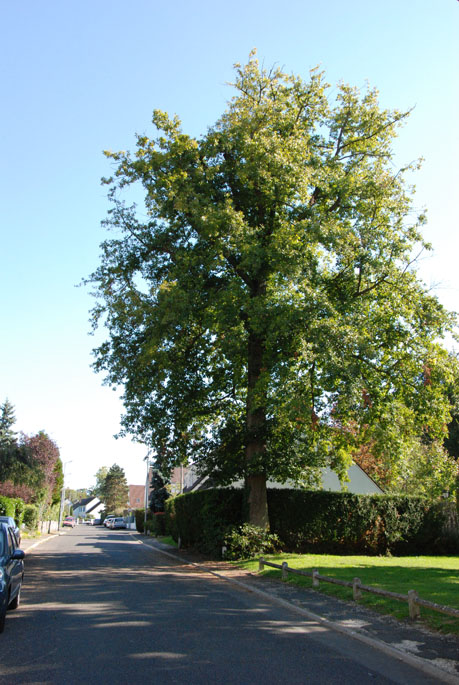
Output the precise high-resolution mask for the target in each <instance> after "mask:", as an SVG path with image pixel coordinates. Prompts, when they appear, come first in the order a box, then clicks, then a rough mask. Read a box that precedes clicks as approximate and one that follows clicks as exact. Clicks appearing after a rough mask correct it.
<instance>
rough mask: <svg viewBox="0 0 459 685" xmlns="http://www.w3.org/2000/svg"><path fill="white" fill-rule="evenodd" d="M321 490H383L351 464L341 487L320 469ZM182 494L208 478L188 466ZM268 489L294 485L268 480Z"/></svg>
mask: <svg viewBox="0 0 459 685" xmlns="http://www.w3.org/2000/svg"><path fill="white" fill-rule="evenodd" d="M320 470H321V477H322V489H323V490H329V491H331V492H342V491H344V490H345V491H347V492H352V493H354V494H356V495H382V494H383V490H381V488H380V487H379V486H378V485H376V483H375V482H374V480H372V479H371V478H370V476H369V475H368V474H367V473H365V471H364V470H363V469H362V468H360V466H358V464H355V463H352V464H351V466H350V467H349V469H348V472H347V477H348V479H349V480H348V481H347V482H346V483H343V485H341V483H340V480H339V478H338V475H337V474H336V473H335V471H332V469H330V468H322V469H320ZM183 471H184V475H183V489H182V491H183V492H196V490H203V489H205V488H206V487H209V485H210V483H209V476H203V477H200V476H198V475H197V473H196V470H195V469H194V467H193V466H188V467H187V468H184V469H183ZM266 485H267V487H268V488H278V489H283V488H294V487H295V484H294V483H293V481H291V480H288V481H286V482H285V483H278V482H276V481H271V480H268V482H267V483H266ZM243 486H244V481H243V480H238V481H234V482H233V483H231V487H233V488H242V487H243Z"/></svg>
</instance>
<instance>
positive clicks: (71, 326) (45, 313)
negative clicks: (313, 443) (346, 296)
mask: <svg viewBox="0 0 459 685" xmlns="http://www.w3.org/2000/svg"><path fill="white" fill-rule="evenodd" d="M0 6H1V15H0V16H1V22H2V31H1V33H2V40H1V46H0V57H1V59H0V73H1V93H2V108H1V111H0V119H1V127H0V131H1V136H2V141H1V160H0V174H1V179H0V180H1V182H0V192H1V194H2V198H1V215H0V216H1V219H0V221H1V243H0V245H1V247H0V250H1V252H0V254H1V268H0V292H1V298H2V302H1V319H0V321H1V338H0V403H1V402H3V401H4V399H5V398H6V397H8V399H9V400H10V401H11V402H12V403H13V404H14V405H15V408H16V418H17V423H16V429H17V430H22V431H24V432H25V433H27V434H32V433H34V432H37V431H38V430H41V429H43V430H45V431H46V432H47V433H49V435H50V436H51V437H52V438H53V439H54V440H56V442H57V443H58V445H59V447H60V450H61V457H62V460H63V461H64V462H70V461H71V463H70V464H68V466H67V478H66V480H67V483H68V484H69V485H71V486H72V487H85V486H88V485H91V484H92V483H93V482H94V474H95V472H96V471H97V469H98V468H99V467H100V466H103V465H107V466H111V465H112V464H113V463H115V462H116V463H118V464H119V465H120V466H122V467H123V468H124V469H125V471H126V475H127V478H128V481H129V482H130V483H142V482H143V480H144V464H143V461H142V459H143V457H144V455H145V454H146V448H145V447H144V446H141V445H135V444H132V443H131V442H130V441H129V440H123V441H115V440H114V439H113V435H114V433H116V432H117V430H118V427H119V416H120V413H121V405H120V403H119V400H118V397H117V394H116V393H114V392H113V391H111V390H110V389H108V388H105V387H102V386H101V382H102V378H101V377H100V376H97V375H95V374H94V373H93V372H92V371H91V369H90V363H91V349H92V347H93V346H94V340H93V339H91V338H90V337H89V336H88V331H89V324H88V311H89V309H90V308H91V306H92V300H91V297H90V296H89V293H88V291H87V290H86V289H85V288H77V287H76V285H77V284H78V283H79V282H80V281H81V279H82V278H83V277H85V276H87V275H88V274H89V273H90V272H91V271H92V270H93V269H94V268H95V267H96V266H97V263H98V255H99V244H100V243H101V241H102V240H103V239H104V231H103V229H102V228H101V226H100V221H101V220H102V219H103V218H104V215H105V213H106V210H107V206H108V205H107V201H106V197H105V192H106V191H105V189H104V188H103V187H101V186H100V183H99V179H100V177H101V176H103V175H108V173H109V166H108V163H107V161H106V160H105V158H104V157H103V155H102V150H104V149H113V150H116V149H129V148H132V147H133V146H134V133H135V132H138V133H142V132H146V133H149V132H150V133H151V132H152V131H151V126H150V121H151V112H152V110H153V109H154V108H159V109H163V110H166V111H168V112H169V113H171V114H173V113H176V114H178V115H179V116H180V117H181V119H182V121H183V126H184V129H185V130H186V132H188V133H191V134H194V135H200V134H201V133H204V132H205V131H206V128H207V127H208V126H209V125H211V124H213V123H214V121H215V120H216V119H217V118H218V117H219V115H220V114H221V113H222V111H223V110H224V108H225V103H226V101H227V100H228V99H229V98H230V97H231V95H232V92H231V89H230V88H229V87H228V86H226V85H225V84H226V82H228V81H231V79H232V74H233V69H232V65H233V64H234V62H238V61H239V62H245V61H246V60H247V58H248V55H249V52H250V50H251V49H252V48H253V47H256V48H257V49H258V56H259V58H260V60H261V61H263V62H264V63H265V65H267V66H271V65H272V64H273V63H277V64H279V65H280V66H283V67H284V68H285V70H286V71H292V72H295V73H297V74H300V75H303V76H304V77H305V78H307V76H308V71H309V69H310V68H311V67H314V66H315V65H317V64H319V65H320V66H321V67H322V68H323V69H324V70H325V71H326V74H327V79H328V81H329V82H330V83H331V84H333V83H336V82H337V81H339V80H343V81H346V82H349V83H351V84H353V85H356V86H359V87H364V85H365V82H366V81H368V82H369V83H370V84H371V85H372V86H375V87H377V88H378V89H379V91H380V98H381V104H382V105H383V106H387V107H394V108H399V109H404V108H406V109H408V108H410V107H413V106H415V110H414V112H413V114H412V116H411V118H410V120H409V122H408V124H407V125H406V126H405V128H404V129H403V130H402V132H401V134H400V138H399V140H398V142H397V144H396V158H397V162H398V163H400V165H401V164H403V163H404V162H407V161H411V160H413V159H415V158H417V157H420V156H422V157H424V158H425V163H424V167H423V170H422V171H421V172H419V173H418V174H417V175H416V178H415V179H413V180H414V182H415V183H416V185H417V196H416V197H417V199H416V203H417V205H418V206H419V207H427V208H428V210H429V211H428V217H429V224H428V226H427V228H426V231H425V236H426V238H427V239H428V240H429V241H430V242H431V243H432V244H433V246H434V252H433V254H431V256H430V257H428V258H427V259H424V260H423V261H422V263H421V271H420V273H421V276H422V278H423V279H424V280H425V282H426V283H427V285H428V286H429V287H435V292H436V293H437V295H438V297H439V298H440V300H441V301H442V302H443V303H444V304H445V305H446V306H447V307H448V308H450V309H456V308H459V307H458V303H457V300H458V292H459V269H458V268H457V266H456V265H457V262H458V254H459V238H458V230H457V229H458V209H457V203H458V200H459V192H458V189H457V188H458V172H457V168H458V160H459V141H458V123H457V122H458V117H459V115H458V112H459V107H458V105H459V97H458V83H459V80H458V74H459V41H458V39H459V2H457V0H386V1H385V2H379V3H378V2H368V0H348V2H338V0H329V1H328V2H326V1H324V2H316V1H314V2H313V1H312V0H284V2H278V0H277V1H276V2H274V1H273V0H263V1H261V0H244V1H242V0H233V2H231V3H217V2H209V1H208V0H204V1H203V0H201V1H197V0H195V1H194V2H193V1H192V0H187V1H184V0H176V2H174V3H170V4H169V5H167V4H166V3H164V2H159V1H158V0H129V2H127V0H96V1H94V0H91V1H89V0H78V2H76V1H75V0H65V2H62V0H44V2H37V1H36V0H23V1H22V2H20V3H18V2H6V1H5V0H3V1H2V2H1V4H0Z"/></svg>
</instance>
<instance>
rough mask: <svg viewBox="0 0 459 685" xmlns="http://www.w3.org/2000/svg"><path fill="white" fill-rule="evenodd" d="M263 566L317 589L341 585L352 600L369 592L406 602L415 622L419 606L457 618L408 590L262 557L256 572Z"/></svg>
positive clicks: (457, 613)
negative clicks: (349, 590) (307, 581)
mask: <svg viewBox="0 0 459 685" xmlns="http://www.w3.org/2000/svg"><path fill="white" fill-rule="evenodd" d="M265 566H270V567H271V568H278V569H280V571H282V578H283V579H284V580H286V579H287V578H288V574H289V573H293V574H294V575H297V576H307V577H308V578H312V586H313V587H319V585H320V581H322V582H324V583H333V584H334V585H341V586H343V587H348V588H352V596H353V599H354V600H357V599H360V598H361V596H362V592H369V593H371V594H373V595H381V596H382V597H387V598H388V599H396V600H398V601H399V602H408V609H409V614H410V618H411V619H413V620H415V619H417V618H419V617H420V615H421V606H422V607H425V608H426V609H431V610H432V611H439V612H441V613H442V614H448V616H454V617H455V618H459V609H454V608H453V607H448V606H445V605H443V604H436V603H435V602H429V600H427V599H422V598H421V597H419V595H418V593H417V592H416V590H409V591H408V594H407V595H402V594H400V593H399V592H389V590H381V589H380V588H377V587H371V586H370V585H363V583H362V582H361V581H360V578H354V580H353V581H350V580H341V579H340V578H331V577H330V576H322V575H321V574H320V573H319V571H317V569H314V570H313V571H301V570H300V569H297V568H292V567H291V566H289V565H288V564H287V562H286V561H284V562H283V563H282V564H274V563H273V562H272V561H266V559H264V558H263V557H260V559H259V562H258V571H263V569H264V567H265Z"/></svg>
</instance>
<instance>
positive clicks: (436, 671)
mask: <svg viewBox="0 0 459 685" xmlns="http://www.w3.org/2000/svg"><path fill="white" fill-rule="evenodd" d="M131 535H132V537H133V538H134V539H135V540H137V541H138V542H139V543H140V544H141V545H143V546H144V547H147V548H149V549H154V550H155V552H159V553H160V554H165V555H166V556H168V557H171V558H172V559H175V560H176V561H180V562H182V563H185V564H188V565H189V566H194V567H195V568H198V569H199V570H201V571H204V572H205V573H209V574H211V575H213V576H216V577H217V578H220V579H221V580H226V581H227V582H228V583H232V584H233V585H236V586H238V587H241V588H243V589H244V590H246V591H248V592H253V593H254V594H256V595H259V596H260V597H263V598H264V599H267V600H269V601H271V602H273V603H275V604H278V605H279V606H281V607H284V608H286V609H289V610H290V611H294V612H295V613H297V614H299V615H300V616H304V617H306V618H310V619H312V620H314V621H316V622H317V623H320V624H321V625H323V626H325V627H326V628H329V629H330V630H334V631H336V632H338V633H343V634H344V635H347V636H350V637H352V638H354V639H356V640H359V641H360V642H363V643H364V644H366V645H368V646H369V647H373V648H374V649H378V650H379V651H381V652H384V653H385V654H388V655H389V656H392V657H394V658H396V659H399V660H400V661H403V662H404V663H406V664H408V665H410V666H413V667H414V668H417V669H418V670H420V671H423V672H424V673H425V674H427V675H431V676H433V677H435V678H437V679H438V680H441V681H442V682H444V683H449V684H450V685H459V677H458V676H455V675H453V674H452V673H448V672H447V671H444V670H443V669H441V668H440V667H438V666H434V665H433V664H431V663H429V662H428V661H426V660H425V659H423V658H422V657H418V656H415V655H414V654H407V653H406V652H402V651H401V650H399V649H397V648H396V647H393V646H392V645H388V644H387V643H386V642H382V641H381V640H378V639H377V638H374V637H369V636H368V635H363V634H362V633H359V632H357V631H355V630H353V629H352V628H347V627H346V626H342V625H339V624H338V623H334V622H333V621H330V620H329V619H327V618H324V617H323V616H319V614H315V613H314V612H312V611H309V610H308V609H303V608H301V607H297V606H296V605H294V604H291V603H290V602H287V601H286V600H285V599H281V598H280V597H275V596H274V595H271V594H270V593H269V592H265V591H264V590H260V589H259V588H255V587H252V586H251V585H247V584H246V583H243V582H242V581H240V580H236V579H235V578H231V577H229V576H225V575H223V574H221V573H218V572H217V571H212V570H211V569H209V568H207V567H206V566H202V565H201V564H197V563H195V562H193V561H187V560H186V559H184V558H183V557H179V556H177V555H176V554H172V553H171V552H167V551H166V550H164V549H161V547H157V546H156V545H155V544H154V543H153V544H148V543H146V542H144V541H143V540H141V539H140V538H138V537H136V536H135V535H133V534H132V533H131Z"/></svg>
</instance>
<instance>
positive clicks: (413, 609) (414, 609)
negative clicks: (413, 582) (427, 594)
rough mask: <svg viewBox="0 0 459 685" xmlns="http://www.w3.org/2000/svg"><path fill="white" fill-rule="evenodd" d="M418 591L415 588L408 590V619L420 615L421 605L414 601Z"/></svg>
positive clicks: (413, 618) (414, 618)
mask: <svg viewBox="0 0 459 685" xmlns="http://www.w3.org/2000/svg"><path fill="white" fill-rule="evenodd" d="M417 598H418V593H417V592H416V590H408V609H409V612H410V619H411V620H412V621H415V620H416V619H417V618H420V616H421V607H420V606H419V604H417V603H416V600H417Z"/></svg>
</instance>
